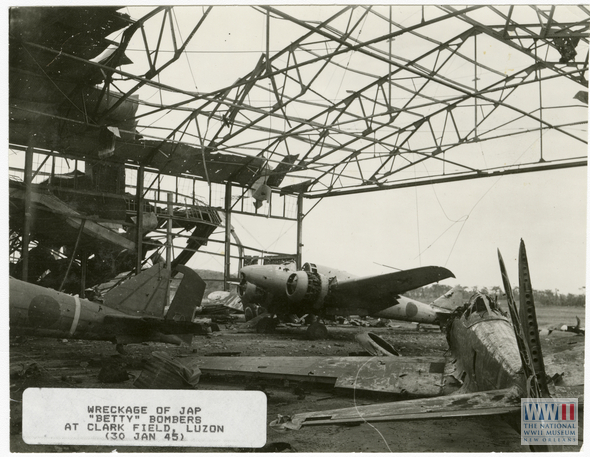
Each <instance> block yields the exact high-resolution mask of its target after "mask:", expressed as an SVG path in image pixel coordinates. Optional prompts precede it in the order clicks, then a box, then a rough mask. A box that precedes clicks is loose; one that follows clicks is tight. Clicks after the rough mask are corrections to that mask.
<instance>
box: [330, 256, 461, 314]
mask: <svg viewBox="0 0 590 457" xmlns="http://www.w3.org/2000/svg"><path fill="white" fill-rule="evenodd" d="M454 277H455V276H454V275H453V273H451V272H450V271H449V270H447V269H446V268H443V267H434V266H429V267H420V268H413V269H411V270H403V271H396V272H393V273H386V274H383V275H378V276H367V277H364V278H351V279H347V280H344V281H339V282H338V283H336V284H334V285H333V286H332V287H331V288H330V295H331V296H332V297H333V298H334V299H335V300H336V301H337V302H340V303H343V304H346V306H348V307H352V306H357V307H359V308H366V307H367V304H370V305H371V308H374V309H371V312H376V311H378V310H379V309H382V308H384V307H387V306H391V302H392V300H394V299H395V298H396V297H397V295H400V294H403V293H405V292H407V291H409V290H413V289H417V288H418V287H422V286H425V285H427V284H431V283H433V282H437V281H440V280H442V279H446V278H454Z"/></svg>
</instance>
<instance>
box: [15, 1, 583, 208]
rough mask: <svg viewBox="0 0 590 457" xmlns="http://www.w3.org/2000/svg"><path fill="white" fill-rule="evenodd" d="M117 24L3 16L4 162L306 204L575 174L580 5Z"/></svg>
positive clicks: (229, 14) (102, 16)
mask: <svg viewBox="0 0 590 457" xmlns="http://www.w3.org/2000/svg"><path fill="white" fill-rule="evenodd" d="M120 10H121V9H120V8H116V7H43V8H41V7H27V8H12V9H11V10H10V41H9V46H10V61H9V62H10V80H9V83H10V91H9V94H10V95H9V96H10V99H9V102H10V123H9V134H10V143H11V145H12V146H13V147H27V146H28V145H30V144H32V145H33V146H35V147H37V148H42V149H47V150H54V151H56V152H58V153H61V154H65V155H67V156H74V157H80V158H91V159H100V160H109V161H115V162H125V163H131V164H135V165H143V166H145V167H148V168H154V169H156V170H159V171H161V172H162V173H166V174H173V175H178V174H189V175H194V176H199V177H201V178H202V179H203V180H206V181H209V182H215V183H224V182H234V183H237V184H239V185H242V186H246V187H248V186H250V185H252V183H253V182H254V181H255V180H256V179H257V178H258V177H259V176H260V174H261V170H262V169H265V172H266V175H268V176H271V175H272V173H270V172H268V168H269V167H270V168H274V167H275V166H276V165H277V164H280V163H286V162H293V161H294V164H293V167H292V168H291V169H290V171H289V172H288V173H287V177H286V179H285V180H284V183H283V184H284V186H285V187H286V189H287V191H293V192H304V194H305V195H306V196H309V197H314V196H327V195H339V194H345V193H349V192H360V191H366V190H379V189H385V188H393V187H400V186H410V185H418V184H424V183H431V182H443V181H446V180H456V179H467V178H473V177H481V176H489V175H493V174H497V173H515V172H522V171H530V170H546V169H551V168H560V167H571V166H583V165H586V164H587V151H586V147H587V140H586V137H587V132H586V130H587V84H588V81H587V71H588V27H589V26H590V11H589V10H588V9H587V8H586V7H585V6H583V5H576V6H565V5H558V6H550V5H544V6H525V5H519V6H458V7H450V6H435V5H431V6H400V7H397V6H396V7H394V6H391V7H389V6H370V5H361V6H327V5H326V6H324V5H322V6H305V7H301V6H300V7H294V6H253V7H245V6H240V7H215V8H212V7H150V8H133V7H129V8H126V13H123V12H121V11H120ZM279 181H280V180H279ZM278 184H280V182H279V183H278ZM278 184H277V185H278Z"/></svg>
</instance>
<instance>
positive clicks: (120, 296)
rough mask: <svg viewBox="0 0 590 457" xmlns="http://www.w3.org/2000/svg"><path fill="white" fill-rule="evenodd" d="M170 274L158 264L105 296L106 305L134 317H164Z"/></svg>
mask: <svg viewBox="0 0 590 457" xmlns="http://www.w3.org/2000/svg"><path fill="white" fill-rule="evenodd" d="M169 280H170V273H169V272H168V270H166V268H165V267H164V265H162V264H159V263H158V264H156V265H154V266H152V267H151V268H148V269H147V270H144V271H142V272H141V273H140V274H138V275H137V276H133V277H132V278H129V279H128V280H126V281H125V282H123V283H122V284H120V285H119V286H117V287H115V288H113V289H111V290H110V291H109V292H107V294H106V295H105V296H104V304H105V305H106V306H108V307H110V308H114V309H116V310H119V311H121V312H123V313H126V314H130V315H132V316H153V317H162V316H163V314H164V304H165V300H166V287H167V285H168V281H169Z"/></svg>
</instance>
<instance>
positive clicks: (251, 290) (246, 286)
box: [238, 277, 266, 305]
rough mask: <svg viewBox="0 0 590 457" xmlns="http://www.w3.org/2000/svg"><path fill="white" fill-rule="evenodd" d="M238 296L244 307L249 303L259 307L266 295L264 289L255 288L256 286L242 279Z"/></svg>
mask: <svg viewBox="0 0 590 457" xmlns="http://www.w3.org/2000/svg"><path fill="white" fill-rule="evenodd" d="M238 295H239V296H240V298H241V299H242V303H244V304H245V305H247V304H250V303H256V304H258V305H260V304H262V302H263V301H264V299H265V295H266V294H265V291H264V289H261V288H260V287H257V286H256V284H252V283H251V282H248V281H246V279H245V278H243V277H242V280H241V281H240V285H239V286H238Z"/></svg>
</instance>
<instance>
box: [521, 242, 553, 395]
mask: <svg viewBox="0 0 590 457" xmlns="http://www.w3.org/2000/svg"><path fill="white" fill-rule="evenodd" d="M518 282H519V289H520V317H521V318H522V320H521V325H522V332H523V335H524V338H525V342H526V343H527V347H528V349H529V353H530V355H531V363H532V365H533V368H534V370H535V376H536V377H537V382H538V384H539V388H540V390H541V394H542V395H543V396H544V397H547V398H549V397H550V394H549V388H548V387H547V375H546V374H545V363H544V362H543V351H542V350H541V341H540V340H539V326H538V324H537V313H536V312H535V301H534V299H533V286H532V284H531V277H530V272H529V264H528V260H527V255H526V248H525V245H524V241H523V240H520V249H519V251H518Z"/></svg>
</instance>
